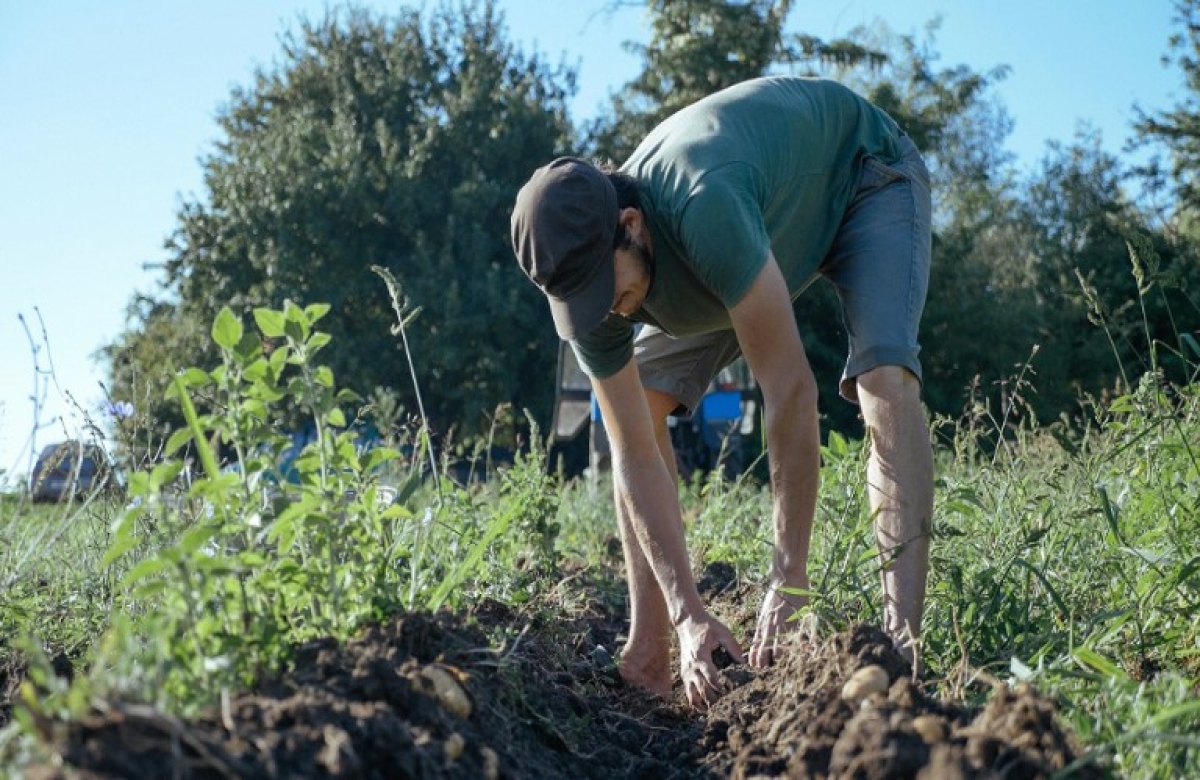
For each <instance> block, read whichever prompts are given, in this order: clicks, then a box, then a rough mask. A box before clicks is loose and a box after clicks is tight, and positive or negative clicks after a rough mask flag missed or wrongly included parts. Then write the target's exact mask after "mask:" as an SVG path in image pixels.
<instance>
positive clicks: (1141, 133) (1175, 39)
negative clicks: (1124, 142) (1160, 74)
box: [1134, 0, 1200, 237]
mask: <svg viewBox="0 0 1200 780" xmlns="http://www.w3.org/2000/svg"><path fill="white" fill-rule="evenodd" d="M1175 22H1176V24H1177V26H1178V28H1179V31H1178V32H1176V33H1175V34H1174V35H1172V36H1171V40H1170V49H1169V53H1168V55H1167V57H1165V58H1164V60H1165V61H1166V62H1167V63H1173V64H1174V65H1177V66H1178V67H1179V69H1180V70H1181V71H1182V74H1183V79H1184V83H1183V87H1184V89H1183V92H1182V94H1181V96H1180V97H1179V98H1178V102H1177V103H1176V104H1175V106H1173V107H1172V108H1170V109H1168V110H1165V111H1147V110H1145V109H1139V111H1138V120H1137V122H1136V123H1135V125H1134V129H1135V131H1136V138H1137V140H1135V141H1134V146H1135V147H1143V148H1144V147H1146V146H1152V147H1157V148H1159V149H1162V150H1165V152H1166V154H1167V158H1168V159H1167V160H1166V161H1165V162H1164V161H1163V160H1162V159H1161V158H1160V157H1155V158H1153V159H1152V160H1151V161H1150V162H1149V163H1148V164H1146V165H1145V166H1143V167H1142V168H1141V170H1140V173H1141V174H1142V175H1143V176H1144V177H1145V181H1146V183H1147V184H1148V185H1149V189H1150V191H1151V192H1165V193H1166V194H1168V195H1169V196H1170V197H1171V198H1172V199H1173V200H1174V201H1175V206H1176V207H1177V215H1176V216H1177V217H1178V218H1179V222H1180V226H1181V227H1184V228H1185V229H1186V230H1187V232H1188V233H1189V234H1190V235H1192V236H1193V237H1194V236H1195V235H1196V232H1197V228H1198V227H1200V225H1198V223H1197V218H1198V217H1200V178H1198V176H1197V171H1200V0H1175Z"/></svg>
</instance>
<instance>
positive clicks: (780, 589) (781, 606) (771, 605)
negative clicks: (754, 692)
mask: <svg viewBox="0 0 1200 780" xmlns="http://www.w3.org/2000/svg"><path fill="white" fill-rule="evenodd" d="M808 589H809V585H808V581H807V580H804V581H803V582H796V583H793V584H790V585H779V584H773V585H771V586H770V587H769V588H768V589H767V595H766V597H765V598H764V599H763V605H762V609H761V610H759V613H758V623H757V624H756V625H755V627H754V641H753V642H752V643H751V644H750V665H751V666H753V667H755V668H758V669H762V668H764V667H767V666H770V665H771V664H773V663H774V662H775V661H777V660H779V658H780V657H781V655H782V651H783V644H784V639H785V638H786V635H787V634H789V633H793V632H795V630H796V629H797V628H798V624H797V623H796V621H794V620H792V621H791V622H789V619H790V618H792V616H793V615H795V614H796V612H797V610H799V609H800V608H801V607H803V606H804V605H805V604H807V603H808V597H807V596H806V595H801V594H800V593H797V592H796V591H803V592H807V591H808ZM789 591H790V592H789Z"/></svg>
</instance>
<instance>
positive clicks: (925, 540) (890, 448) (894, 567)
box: [858, 366, 933, 671]
mask: <svg viewBox="0 0 1200 780" xmlns="http://www.w3.org/2000/svg"><path fill="white" fill-rule="evenodd" d="M858 400H859V403H860V404H861V406H862V413H863V419H864V420H865V421H866V425H867V429H868V432H869V433H870V438H871V453H870V461H869V463H868V465H867V492H868V495H869V498H870V504H871V510H872V512H873V513H874V515H875V539H876V543H877V544H878V546H879V551H880V555H881V557H882V559H883V563H884V569H883V606H884V630H885V631H886V632H887V634H888V635H889V636H890V637H892V639H893V640H894V641H895V642H896V645H897V647H898V648H899V649H900V652H901V653H903V654H904V655H905V657H907V658H908V659H909V660H910V661H912V662H914V668H917V667H918V666H919V661H920V657H919V654H918V652H917V651H918V649H919V647H918V645H917V640H918V639H919V638H920V633H921V614H922V612H923V610H924V608H925V580H926V575H927V574H928V573H929V534H930V530H931V526H932V518H933V451H932V449H931V446H930V442H929V426H928V423H927V422H926V420H925V413H924V410H923V408H922V406H921V383H920V381H918V379H917V378H916V377H915V376H913V374H912V372H910V371H908V370H907V369H904V368H900V367H898V366H882V367H880V368H876V369H873V370H871V371H868V372H867V373H865V374H862V375H861V376H859V377H858ZM918 671H919V669H918Z"/></svg>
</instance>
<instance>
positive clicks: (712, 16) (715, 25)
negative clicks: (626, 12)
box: [588, 0, 792, 161]
mask: <svg viewBox="0 0 1200 780" xmlns="http://www.w3.org/2000/svg"><path fill="white" fill-rule="evenodd" d="M645 5H646V14H647V16H648V17H649V20H650V27H651V30H652V33H651V37H650V42H649V43H648V44H645V45H642V44H638V43H626V44H625V46H626V48H627V49H628V50H630V51H632V52H634V53H636V54H639V55H641V57H642V61H643V63H644V68H643V70H642V72H641V73H640V74H639V75H638V76H637V78H635V79H634V80H633V81H631V82H629V83H628V84H626V85H625V86H624V88H623V89H622V90H621V91H620V92H618V93H617V94H616V95H614V96H613V99H612V100H613V105H612V112H611V114H609V115H607V116H604V117H600V118H599V119H597V120H596V121H594V122H593V123H592V125H591V127H590V128H589V130H588V135H589V139H590V140H589V144H590V146H591V148H592V150H593V153H594V154H595V155H596V156H597V157H600V158H603V159H611V160H616V161H623V160H624V159H625V158H626V157H628V156H629V154H630V153H631V152H632V151H633V150H634V148H635V147H636V146H637V145H638V143H639V142H640V141H641V140H642V138H644V137H645V136H646V134H647V133H649V132H650V130H652V129H653V128H654V126H655V125H657V124H658V123H659V122H661V121H662V120H664V119H666V118H667V117H668V116H670V115H671V114H674V113H675V112H676V111H678V110H679V109H681V108H683V107H685V106H688V105H690V104H692V103H694V102H696V101H697V100H699V99H700V98H702V97H704V96H705V95H710V94H712V93H713V92H716V91H718V90H721V89H724V88H725V87H728V86H732V85H734V84H737V83H738V82H741V81H745V80H746V79H750V78H754V77H755V76H761V75H762V74H763V73H765V72H766V70H767V68H768V67H769V66H770V65H771V64H772V63H773V62H776V61H778V59H779V58H780V57H781V56H783V55H784V54H785V52H786V48H785V41H784V37H783V24H784V21H785V19H786V18H787V15H788V12H789V10H790V9H791V5H792V2H791V0H750V1H749V2H740V3H732V2H728V1H727V0H648V2H647V3H646V4H645Z"/></svg>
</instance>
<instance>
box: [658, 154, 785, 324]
mask: <svg viewBox="0 0 1200 780" xmlns="http://www.w3.org/2000/svg"><path fill="white" fill-rule="evenodd" d="M722 173H728V169H722V171H718V172H715V173H714V174H710V175H708V176H705V178H704V179H703V180H702V181H701V182H700V183H699V185H697V187H696V188H695V190H693V192H692V194H691V195H690V196H689V198H688V199H687V204H686V205H685V207H684V210H683V213H682V215H681V217H680V222H679V235H680V236H681V238H682V241H683V247H684V250H685V252H686V254H687V257H688V259H689V261H690V262H691V263H692V265H693V268H694V271H695V273H696V275H697V276H698V277H699V278H700V279H701V281H703V282H704V284H705V285H706V286H707V287H708V289H710V290H711V291H712V292H713V294H714V295H716V296H717V298H718V299H720V301H721V303H722V304H724V305H725V307H726V308H732V307H733V306H735V305H736V304H737V303H738V301H740V300H741V299H742V297H743V296H744V295H745V294H746V292H747V291H749V289H750V285H751V284H752V283H753V282H754V279H755V278H756V277H757V276H758V274H759V272H760V271H761V270H762V267H763V265H764V264H765V263H766V260H767V256H768V254H769V253H770V251H771V240H770V238H769V237H768V235H767V227H766V224H765V223H764V222H763V214H762V206H761V205H760V204H759V202H758V199H757V198H756V197H755V195H754V193H753V192H752V191H751V187H749V186H748V185H747V184H745V183H742V182H731V181H729V177H728V176H726V175H722ZM743 173H744V172H743Z"/></svg>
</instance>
